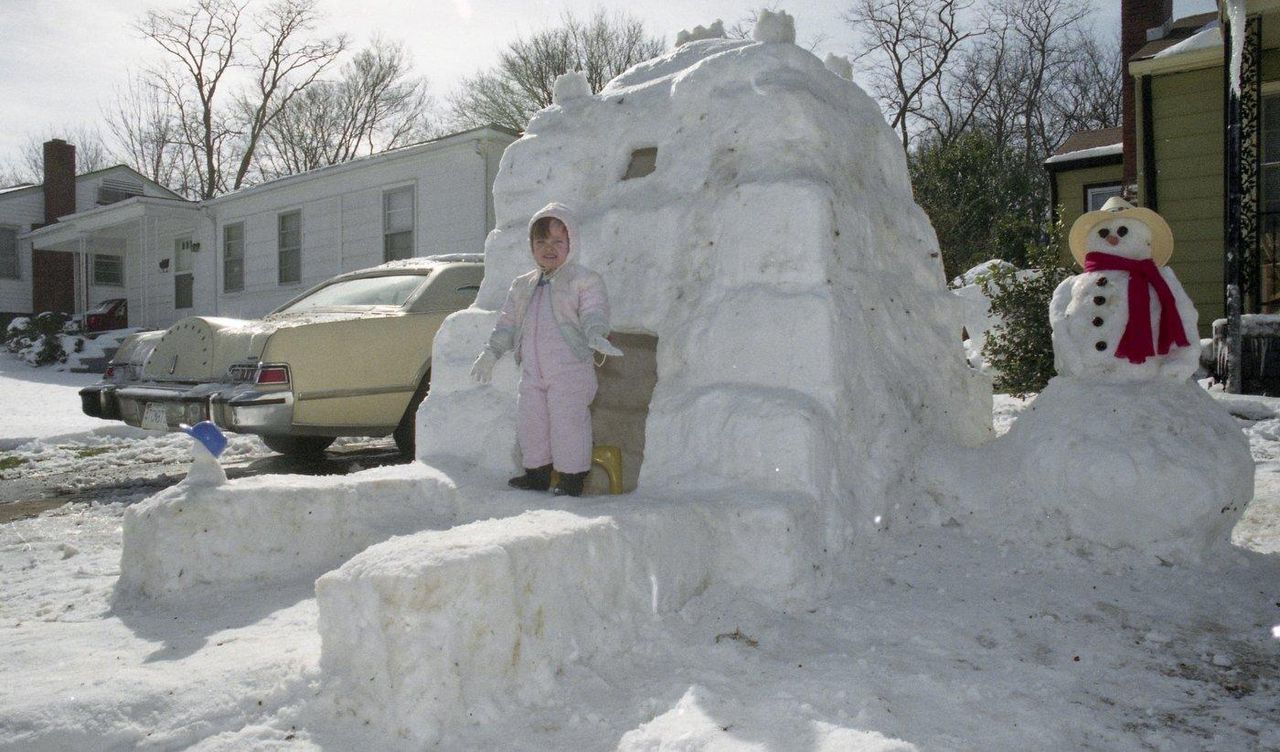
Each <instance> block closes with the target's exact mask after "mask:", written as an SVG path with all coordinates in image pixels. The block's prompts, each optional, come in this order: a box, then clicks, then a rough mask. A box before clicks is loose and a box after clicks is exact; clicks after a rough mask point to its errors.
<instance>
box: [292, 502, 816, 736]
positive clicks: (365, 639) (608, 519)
mask: <svg viewBox="0 0 1280 752" xmlns="http://www.w3.org/2000/svg"><path fill="white" fill-rule="evenodd" d="M804 508H805V507H804V505H802V504H766V505H762V506H759V507H754V508H752V507H750V506H739V507H737V509H738V512H739V514H738V515H736V516H735V515H732V514H731V513H729V512H728V510H727V509H725V508H724V507H722V506H719V505H718V504H715V503H700V502H697V501H691V500H682V501H681V502H680V503H666V502H655V501H654V500H645V501H644V502H637V500H636V499H635V498H634V497H631V498H630V499H629V500H628V501H625V502H611V503H606V504H601V503H599V502H598V501H593V503H591V504H590V506H587V507H585V508H584V509H583V510H582V513H575V512H574V511H569V510H550V509H543V510H535V511H527V512H524V513H522V514H518V515H516V516H513V517H507V518H503V519H488V520H484V521H479V522H473V523H470V524H467V525H462V526H459V527H456V528H453V529H451V530H439V531H424V532H419V533H416V534H414V535H410V536H404V537H399V538H394V539H392V540H389V541H387V542H385V543H381V544H378V545H376V546H373V547H371V548H369V549H368V550H366V551H364V552H363V553H361V554H359V555H358V556H356V557H354V558H353V559H351V561H349V562H347V563H346V564H344V565H343V566H342V567H341V568H340V569H338V570H336V571H333V572H330V573H328V574H326V575H324V576H323V577H321V578H320V579H319V580H317V581H316V600H317V607H318V610H319V628H320V636H321V671H322V673H323V675H324V677H325V680H326V683H327V684H328V687H329V689H331V690H332V696H333V697H334V700H335V702H337V703H339V704H340V705H341V706H342V708H343V710H344V711H346V712H350V713H352V714H354V715H355V716H356V717H358V718H361V719H363V720H365V721H367V722H368V723H370V724H375V725H376V726H378V727H380V728H382V729H383V730H384V731H385V732H386V733H388V734H390V735H392V736H396V737H407V738H410V739H412V740H414V742H415V743H416V744H421V745H425V746H430V745H432V744H436V743H438V742H439V741H440V738H441V736H442V735H443V734H445V733H446V732H447V729H448V728H449V727H450V726H452V725H455V724H456V723H457V722H458V719H464V718H465V719H467V721H468V722H470V723H484V722H485V721H487V720H494V721H496V720H499V719H500V718H501V717H502V715H503V714H505V713H507V712H510V710H511V708H512V705H513V704H516V705H521V706H531V705H537V704H540V703H542V702H545V701H547V699H548V698H549V697H551V696H553V695H554V693H555V689H556V677H557V676H558V675H559V674H561V673H562V670H563V669H565V668H566V667H567V666H569V665H571V664H576V663H587V664H590V662H592V661H593V660H598V659H600V658H602V657H607V656H608V655H610V654H612V653H614V652H615V651H619V650H625V649H627V647H628V646H629V645H631V644H634V637H635V634H636V631H637V629H638V628H639V626H640V625H642V624H644V623H646V622H648V621H649V620H652V619H653V618H655V616H657V615H660V614H663V613H670V612H672V611H675V610H677V609H679V608H680V607H681V606H683V605H684V604H685V603H686V602H687V601H688V600H689V599H690V598H692V597H693V596H695V595H697V594H698V593H701V592H702V591H703V590H705V589H706V588H707V587H708V586H709V585H710V584H711V583H713V582H715V583H721V584H729V585H736V586H738V587H742V588H748V589H751V594H752V597H753V598H756V597H759V598H761V599H762V600H768V599H769V598H770V594H772V595H773V597H775V598H776V597H778V596H779V595H780V594H786V596H788V597H792V596H793V597H798V598H803V597H805V596H806V595H808V594H811V593H812V592H813V590H812V589H810V588H809V587H808V586H810V585H812V584H813V582H814V581H815V580H816V579H817V578H816V576H815V573H817V572H818V571H819V570H820V569H821V567H820V566H819V565H818V561H819V559H818V558H815V552H814V551H813V550H812V549H811V548H810V546H809V545H807V544H810V543H812V542H813V541H811V540H808V539H807V536H808V535H809V533H811V532H812V531H806V530H804V525H803V524H801V522H802V518H803V517H804V514H803V512H802V510H803V509H804ZM765 541H768V543H767V544H766V543H765ZM779 605H780V604H779Z"/></svg>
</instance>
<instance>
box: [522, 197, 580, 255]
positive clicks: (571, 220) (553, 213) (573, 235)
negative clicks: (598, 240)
mask: <svg viewBox="0 0 1280 752" xmlns="http://www.w3.org/2000/svg"><path fill="white" fill-rule="evenodd" d="M543 217H555V218H556V219H558V220H560V221H561V222H563V223H564V228H565V231H566V232H567V233H568V234H569V255H571V256H572V255H573V252H574V250H575V249H577V247H578V221H577V218H575V217H574V216H573V210H572V209H570V208H569V207H567V206H565V205H564V204H561V203H559V202H556V201H552V202H551V203H549V204H547V205H546V206H544V207H542V208H541V209H539V210H538V212H537V213H536V214H534V215H533V216H532V217H530V218H529V242H530V243H532V242H533V226H534V224H536V223H537V221H538V220H540V219H542V218H543Z"/></svg>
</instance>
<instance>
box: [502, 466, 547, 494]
mask: <svg viewBox="0 0 1280 752" xmlns="http://www.w3.org/2000/svg"><path fill="white" fill-rule="evenodd" d="M507 485H508V486H511V487H512V488H519V489H522V490H524V491H545V490H547V489H548V488H551V466H550V465H543V466H542V467H526V468H525V469H524V475H517V476H516V477H514V478H512V479H511V480H509V481H507Z"/></svg>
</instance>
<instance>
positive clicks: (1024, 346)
mask: <svg viewBox="0 0 1280 752" xmlns="http://www.w3.org/2000/svg"><path fill="white" fill-rule="evenodd" d="M1061 230H1062V227H1061V225H1058V226H1056V227H1055V228H1054V232H1053V233H1052V234H1051V236H1050V238H1049V242H1048V243H1047V244H1045V245H1044V246H1040V247H1035V248H1031V249H1028V251H1027V258H1028V259H1029V260H1030V261H1031V262H1032V263H1033V264H1034V266H1035V268H1036V270H1037V271H1038V273H1036V274H1026V273H1021V272H1018V270H1016V269H1014V268H1012V267H1011V266H996V267H994V268H992V269H991V270H990V271H989V272H988V273H987V274H985V275H983V277H982V279H981V281H980V282H979V284H981V286H982V290H983V292H984V293H985V294H986V296H987V297H988V298H990V300H991V315H992V318H993V319H994V320H995V321H996V322H997V323H995V324H994V325H993V326H992V327H991V329H989V330H988V331H987V333H986V337H987V339H986V344H985V345H983V348H982V354H983V356H985V358H986V362H987V363H988V364H989V365H990V366H991V368H992V371H993V372H994V376H995V388H996V391H998V392H1004V393H1007V394H1013V395H1017V396H1023V395H1026V394H1030V393H1032V392H1039V391H1040V390H1041V389H1043V388H1044V387H1045V385H1046V384H1048V383H1049V379H1051V378H1053V377H1054V375H1055V371H1054V367H1053V328H1052V327H1051V326H1050V325H1049V301H1050V299H1052V298H1053V291H1054V289H1056V288H1057V286H1058V283H1060V282H1062V280H1064V279H1066V278H1067V277H1070V276H1071V275H1072V274H1074V273H1075V270H1074V269H1073V268H1071V266H1070V265H1069V263H1068V262H1067V261H1066V260H1065V259H1064V258H1063V256H1062V252H1061V250H1060V249H1061V247H1062V246H1061V244H1060V243H1059V239H1060V238H1061V236H1062V233H1061Z"/></svg>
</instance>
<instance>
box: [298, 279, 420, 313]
mask: <svg viewBox="0 0 1280 752" xmlns="http://www.w3.org/2000/svg"><path fill="white" fill-rule="evenodd" d="M426 280H427V277H426V275H423V274H401V275H388V276H382V277H360V278H357V279H345V280H342V281H341V282H334V283H333V284H331V285H325V286H324V287H322V288H320V289H319V290H316V291H315V292H313V293H311V294H310V295H308V296H306V297H305V298H302V299H301V300H298V301H297V302H295V303H293V304H292V305H290V306H288V307H286V308H281V309H280V310H279V311H277V313H297V312H299V311H310V310H313V309H316V308H333V307H335V306H375V305H378V306H402V305H404V303H405V301H406V300H408V299H409V296H411V295H413V293H414V292H416V291H417V290H418V288H419V287H421V286H422V283H423V282H425V281H426Z"/></svg>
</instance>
